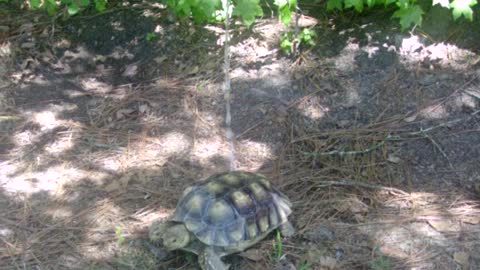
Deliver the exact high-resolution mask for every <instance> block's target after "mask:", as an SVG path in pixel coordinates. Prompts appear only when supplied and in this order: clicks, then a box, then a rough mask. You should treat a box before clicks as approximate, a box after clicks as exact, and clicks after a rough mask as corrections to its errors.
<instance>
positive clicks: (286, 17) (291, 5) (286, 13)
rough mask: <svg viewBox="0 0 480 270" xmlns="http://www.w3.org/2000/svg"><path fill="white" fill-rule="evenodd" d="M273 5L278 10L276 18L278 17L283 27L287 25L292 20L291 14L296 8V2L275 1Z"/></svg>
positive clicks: (287, 0) (292, 0) (286, 0)
mask: <svg viewBox="0 0 480 270" xmlns="http://www.w3.org/2000/svg"><path fill="white" fill-rule="evenodd" d="M274 4H275V5H276V6H277V8H278V16H279V17H280V20H281V21H282V22H283V23H284V24H285V25H288V24H289V23H290V19H291V18H292V12H294V11H295V8H296V7H297V0H275V1H274Z"/></svg>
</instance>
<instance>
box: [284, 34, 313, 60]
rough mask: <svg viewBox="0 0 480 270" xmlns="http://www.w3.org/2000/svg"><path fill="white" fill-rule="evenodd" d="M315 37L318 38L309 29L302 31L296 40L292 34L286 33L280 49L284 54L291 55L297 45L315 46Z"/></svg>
mask: <svg viewBox="0 0 480 270" xmlns="http://www.w3.org/2000/svg"><path fill="white" fill-rule="evenodd" d="M315 36H316V34H315V32H314V31H313V30H311V29H308V28H305V29H303V30H302V31H300V33H299V34H298V37H297V39H295V37H294V36H293V33H292V32H288V33H285V34H283V36H282V37H281V38H280V48H281V49H282V51H283V52H284V53H286V54H288V55H289V54H291V53H292V52H293V46H295V44H298V45H306V46H314V45H315V40H314V38H315Z"/></svg>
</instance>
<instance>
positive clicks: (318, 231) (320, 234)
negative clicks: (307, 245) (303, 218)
mask: <svg viewBox="0 0 480 270" xmlns="http://www.w3.org/2000/svg"><path fill="white" fill-rule="evenodd" d="M303 236H304V237H305V238H306V239H308V240H309V241H311V242H315V243H321V242H325V241H332V240H334V239H335V232H333V231H332V230H331V229H330V228H329V227H327V226H325V225H320V226H318V227H315V228H312V229H310V230H308V231H306V232H305V234H304V235H303Z"/></svg>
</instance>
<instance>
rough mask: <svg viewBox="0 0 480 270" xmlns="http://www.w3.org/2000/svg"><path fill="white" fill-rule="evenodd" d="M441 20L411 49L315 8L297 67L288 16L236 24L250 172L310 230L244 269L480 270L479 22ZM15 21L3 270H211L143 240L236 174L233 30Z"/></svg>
mask: <svg viewBox="0 0 480 270" xmlns="http://www.w3.org/2000/svg"><path fill="white" fill-rule="evenodd" d="M306 10H308V8H307V7H306ZM2 12H6V13H5V14H2ZM442 12H443V11H442V10H439V9H437V8H434V9H432V10H430V11H429V12H428V13H427V15H426V18H425V21H424V23H423V25H422V27H417V28H416V29H415V31H414V32H412V33H409V32H407V33H402V32H400V31H399V29H398V26H397V24H396V22H395V21H392V20H390V18H389V16H390V15H388V14H387V15H386V14H383V13H382V12H380V11H372V13H371V14H364V15H363V16H360V15H352V16H350V15H351V14H347V15H344V16H340V15H330V16H331V17H329V18H328V19H327V18H326V17H325V14H316V13H313V12H310V14H309V15H311V16H312V17H307V16H306V17H302V19H301V20H300V24H301V25H303V26H308V27H312V29H314V30H315V32H316V33H317V37H316V45H315V46H314V47H312V48H302V50H301V54H300V55H299V56H298V57H296V58H289V57H285V55H284V54H282V52H281V51H280V50H279V46H278V42H279V36H280V35H281V34H282V31H283V30H284V29H285V27H284V26H282V25H281V24H279V23H278V22H277V21H276V20H275V19H268V18H265V19H262V20H259V21H258V22H257V23H256V24H254V25H253V27H252V29H245V27H243V26H241V25H236V26H235V29H234V30H233V40H232V44H231V46H232V47H231V57H232V66H231V72H230V74H231V77H232V91H233V92H232V93H233V101H232V126H233V130H234V133H235V136H236V137H235V158H236V164H235V165H236V168H237V169H241V170H248V171H253V172H260V173H263V174H265V175H267V176H268V177H269V179H270V180H271V181H272V182H273V183H274V184H275V185H277V186H279V188H280V189H281V190H282V191H284V192H285V194H286V195H287V196H289V197H290V199H291V200H292V202H293V205H294V213H293V217H292V221H293V223H294V225H295V227H296V230H297V233H296V235H295V236H294V237H292V238H290V239H284V240H283V243H282V247H281V248H279V244H278V243H277V242H276V241H275V237H274V236H272V237H269V238H268V239H266V240H264V241H262V242H261V243H260V244H258V245H256V246H255V247H253V248H252V249H250V250H249V251H248V252H247V253H246V254H243V255H242V256H238V255H233V256H229V257H228V258H226V260H227V261H228V262H229V263H231V264H232V268H233V269H301V270H306V269H374V270H377V269H472V270H473V269H480V252H479V250H480V166H479V165H478V164H480V56H479V52H480V43H479V42H478V40H480V21H478V20H476V21H474V22H473V23H469V22H463V21H460V22H457V23H453V22H452V21H451V19H450V20H449V19H445V20H444V21H441V23H439V22H438V20H436V19H435V18H437V17H436V16H438V14H442ZM266 14H268V13H266ZM314 17H315V18H316V19H315V18H314ZM0 18H2V19H0V209H1V212H0V269H196V268H195V267H196V264H195V258H194V257H192V256H190V255H188V254H185V253H181V252H179V253H175V254H174V256H173V258H172V259H170V260H168V261H158V260H157V259H156V257H155V255H154V250H151V248H149V246H148V245H147V244H145V243H146V242H147V241H146V239H147V231H148V226H149V225H150V224H151V223H152V222H153V221H154V220H157V219H159V218H165V217H166V216H168V214H169V213H171V212H172V210H173V209H174V207H175V205H176V201H177V199H178V198H179V196H180V194H181V193H182V191H183V189H184V188H185V187H187V186H188V185H190V184H191V183H193V182H194V181H198V180H200V179H202V178H205V177H207V176H209V175H211V174H213V173H216V172H222V171H226V170H228V165H229V164H228V161H229V157H230V156H229V155H230V152H229V148H228V142H227V140H226V138H225V125H224V117H225V100H224V95H223V92H222V83H223V78H224V75H223V73H222V68H223V58H222V56H223V47H222V44H223V34H222V33H223V30H222V28H221V25H217V26H214V25H209V26H207V27H200V26H192V25H188V24H185V23H183V24H182V23H177V22H175V21H174V20H173V19H172V17H171V15H169V14H168V12H167V11H166V10H164V9H162V8H158V7H152V6H146V5H143V4H142V5H140V4H137V5H134V6H132V7H127V8H115V9H113V10H111V11H109V12H107V13H104V14H97V15H95V14H94V15H82V16H77V17H74V18H71V19H70V20H68V21H67V22H64V21H62V20H61V19H58V20H56V21H54V22H52V20H51V18H49V17H48V16H45V15H43V14H40V13H31V14H28V15H24V14H23V15H12V13H8V10H6V9H4V11H0ZM448 18H450V17H448ZM151 33H155V38H153V39H150V38H147V36H151ZM279 249H280V251H279Z"/></svg>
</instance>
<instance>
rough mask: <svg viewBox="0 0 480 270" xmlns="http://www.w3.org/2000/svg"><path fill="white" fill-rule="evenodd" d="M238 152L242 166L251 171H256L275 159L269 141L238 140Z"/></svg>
mask: <svg viewBox="0 0 480 270" xmlns="http://www.w3.org/2000/svg"><path fill="white" fill-rule="evenodd" d="M237 152H238V153H239V154H238V156H239V160H240V162H241V167H242V168H245V169H247V170H250V171H256V170H258V169H260V168H261V167H262V165H264V164H265V163H267V162H268V161H269V160H273V159H274V152H273V150H272V148H271V146H270V145H269V144H267V143H261V142H256V141H251V140H242V141H239V142H237Z"/></svg>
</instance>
